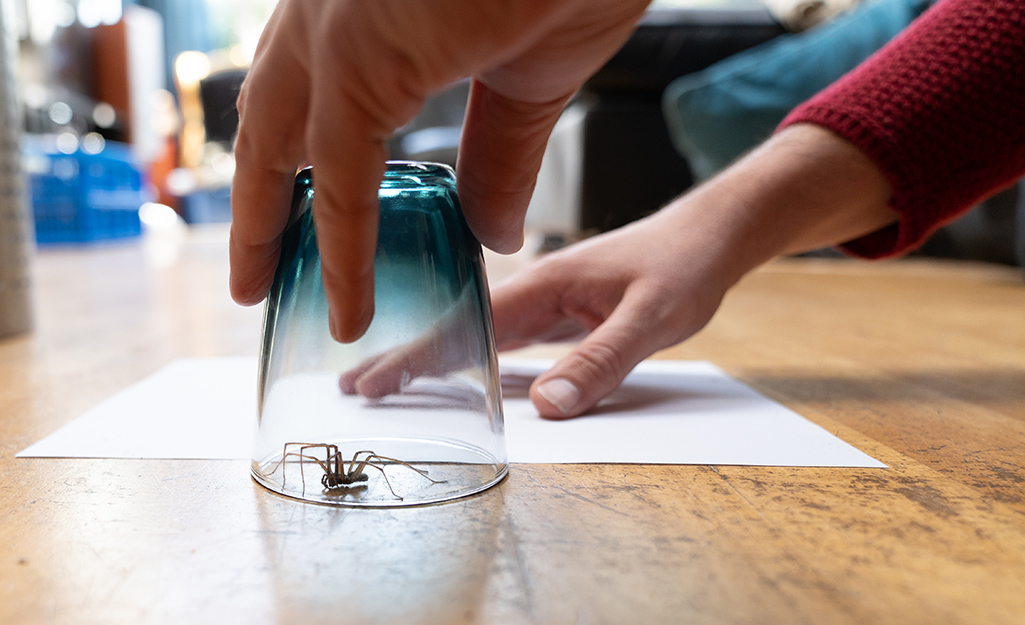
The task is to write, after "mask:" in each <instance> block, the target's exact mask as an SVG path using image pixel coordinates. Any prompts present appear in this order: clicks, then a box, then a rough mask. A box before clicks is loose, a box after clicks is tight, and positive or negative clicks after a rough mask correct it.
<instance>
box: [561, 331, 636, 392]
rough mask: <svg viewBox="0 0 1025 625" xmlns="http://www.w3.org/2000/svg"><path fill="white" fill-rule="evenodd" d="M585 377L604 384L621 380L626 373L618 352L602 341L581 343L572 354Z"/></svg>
mask: <svg viewBox="0 0 1025 625" xmlns="http://www.w3.org/2000/svg"><path fill="white" fill-rule="evenodd" d="M574 356H575V360H576V361H577V362H578V363H579V366H580V367H581V369H582V370H583V372H584V373H585V375H586V376H588V377H590V378H592V379H596V380H601V381H603V382H605V383H606V384H607V383H609V382H612V381H618V380H621V379H622V378H623V377H624V376H625V375H626V371H625V370H624V369H625V366H624V362H623V358H622V355H621V354H620V350H619V349H617V348H616V347H615V346H613V345H610V344H608V343H607V342H605V341H602V340H594V341H588V342H585V343H582V344H581V345H580V346H579V348H578V349H577V351H576V352H575V353H574Z"/></svg>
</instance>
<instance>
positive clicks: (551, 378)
mask: <svg viewBox="0 0 1025 625" xmlns="http://www.w3.org/2000/svg"><path fill="white" fill-rule="evenodd" d="M625 317H627V315H616V314H615V313H613V315H612V316H610V317H609V318H608V319H607V320H606V321H605V323H603V324H602V325H600V326H598V328H596V329H595V330H594V331H593V332H592V333H591V334H590V335H589V336H588V337H587V338H586V339H584V340H583V341H581V342H580V343H579V344H578V345H577V346H576V347H575V348H574V349H573V351H572V352H570V354H569V355H567V356H565V357H563V358H562V359H560V360H559V361H558V362H556V363H555V365H554V366H552V368H551V369H549V370H548V371H546V372H545V373H543V374H541V375H540V376H538V377H537V379H536V380H534V383H533V384H532V385H531V387H530V400H531V401H532V402H533V403H534V406H535V407H536V408H537V410H538V412H539V413H540V414H541V416H542V417H546V418H549V419H565V418H568V417H575V416H578V415H580V414H582V413H583V412H585V411H587V410H589V409H591V408H592V407H594V405H595V404H597V403H598V402H599V401H600V400H601V399H603V398H604V397H605V396H606V395H608V394H609V393H611V392H612V391H614V390H615V389H616V388H617V387H618V386H619V385H620V383H622V381H623V378H625V377H626V376H627V374H628V373H630V371H631V370H632V369H633V368H634V367H635V366H636V365H637V363H639V362H640V361H642V360H644V359H645V358H646V357H647V356H649V355H651V354H652V353H654V352H655V351H656V350H657V349H658V346H656V345H654V344H653V343H652V342H651V341H652V338H653V337H652V336H651V335H652V334H653V333H647V335H648V336H647V337H645V333H643V332H641V331H640V330H641V327H642V326H641V325H639V324H637V323H636V320H628V319H626V318H625Z"/></svg>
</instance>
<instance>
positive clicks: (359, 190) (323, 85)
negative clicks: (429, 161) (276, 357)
mask: <svg viewBox="0 0 1025 625" xmlns="http://www.w3.org/2000/svg"><path fill="white" fill-rule="evenodd" d="M647 3H648V0H510V1H508V2H490V1H489V2H480V1H477V0H435V1H433V2H404V1H401V0H282V1H281V2H280V3H279V4H278V6H277V8H276V10H275V12H274V14H273V16H272V17H271V19H270V21H269V23H268V24H267V27H266V29H265V30H264V33H263V36H262V38H261V41H260V44H259V47H258V50H257V53H256V57H255V59H254V61H253V65H252V68H251V70H250V72H249V75H248V77H247V79H246V81H245V83H244V84H243V87H242V91H241V93H240V95H239V100H238V108H239V116H240V123H239V130H238V135H237V140H236V145H235V157H236V163H237V169H236V173H235V180H234V184H233V188H232V219H233V221H232V227H231V244H230V253H231V293H232V296H233V297H234V299H235V300H236V301H237V302H239V303H241V304H247V305H248V304H255V303H258V302H259V301H261V300H262V299H263V298H264V297H265V296H266V294H267V292H268V290H269V288H270V283H271V281H272V279H273V275H274V268H275V265H276V263H277V259H278V255H279V247H280V240H281V234H282V231H283V229H284V227H285V223H286V220H287V217H288V204H289V198H290V196H291V187H292V179H293V176H294V174H295V171H296V168H297V167H298V166H299V165H300V164H301V163H303V162H309V163H311V164H312V165H313V166H314V169H315V172H316V173H315V176H316V189H317V199H316V205H315V208H314V210H315V212H316V220H317V238H318V242H319V245H320V253H321V260H322V272H323V280H324V288H325V291H326V292H327V298H328V302H329V305H330V310H331V312H330V317H329V318H330V325H331V333H332V335H333V336H334V337H335V338H336V339H338V340H341V341H353V340H355V339H357V338H358V337H359V336H361V335H362V334H363V333H364V331H365V330H366V328H367V326H368V325H369V323H370V320H371V318H372V316H373V258H374V250H375V246H376V241H377V187H378V185H379V183H380V180H381V178H382V176H383V172H384V166H385V165H384V163H385V158H386V151H385V143H384V142H385V141H386V140H387V139H388V138H389V137H390V136H391V135H392V133H393V132H394V131H395V130H396V129H397V128H399V127H401V126H402V125H403V124H405V123H406V122H408V121H409V120H410V119H411V118H412V117H413V116H414V115H415V114H416V112H417V111H418V110H419V108H420V107H421V105H422V104H423V102H424V100H425V98H427V97H428V96H429V95H430V94H431V93H432V92H435V91H438V90H440V89H441V88H443V87H444V86H446V85H448V84H450V83H452V82H453V81H455V80H457V79H461V78H464V77H467V76H471V77H473V78H474V81H473V84H472V88H471V93H470V100H469V102H468V108H467V112H466V118H465V122H464V128H463V135H462V139H461V142H460V147H459V162H458V166H457V172H458V176H457V178H458V181H459V182H458V185H459V189H458V192H459V196H460V199H461V202H462V205H463V208H464V211H465V214H466V219H467V221H468V222H469V224H470V227H471V229H472V230H473V232H474V234H476V235H477V237H478V238H479V239H480V241H481V242H482V243H483V244H484V245H486V246H488V247H491V248H493V249H495V250H497V251H500V252H510V251H514V250H516V249H518V248H519V246H520V245H521V244H522V236H523V234H522V227H523V215H524V212H525V211H526V206H527V202H528V200H529V198H530V194H531V192H532V191H533V187H534V182H535V178H536V175H537V170H538V168H539V167H540V162H541V156H542V154H543V152H544V148H545V144H546V141H547V138H548V135H549V134H550V132H551V128H552V126H553V125H554V124H555V121H556V120H557V118H558V116H559V113H560V112H561V110H562V107H563V106H564V105H565V103H566V101H567V100H568V99H569V97H570V96H571V95H572V94H573V93H574V92H575V91H576V90H577V89H578V88H579V87H580V85H581V84H582V83H583V81H584V80H586V79H587V77H588V76H590V75H591V74H592V73H593V72H594V71H596V70H597V69H598V68H599V67H600V66H601V64H602V63H604V62H605V61H606V60H607V59H608V58H609V57H610V56H611V55H612V54H613V53H614V52H615V51H616V50H617V49H618V48H619V46H620V45H621V44H622V43H623V41H625V39H626V38H627V37H628V36H629V33H630V32H631V31H632V29H633V27H634V24H635V23H636V21H637V20H638V19H639V17H640V16H641V15H642V13H643V10H644V8H645V6H646V5H647Z"/></svg>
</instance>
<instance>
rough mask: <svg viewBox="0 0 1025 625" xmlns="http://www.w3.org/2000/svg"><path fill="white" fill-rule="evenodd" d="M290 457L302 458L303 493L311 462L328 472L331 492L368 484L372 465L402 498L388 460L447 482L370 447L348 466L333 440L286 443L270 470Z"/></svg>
mask: <svg viewBox="0 0 1025 625" xmlns="http://www.w3.org/2000/svg"><path fill="white" fill-rule="evenodd" d="M289 448H291V449H292V451H289ZM296 448H298V451H295V449H296ZM318 451H323V457H318ZM289 458H292V459H293V460H297V461H298V462H299V474H300V476H302V482H303V486H302V494H303V495H305V494H306V473H305V467H306V465H307V464H309V463H311V462H314V463H316V464H317V465H318V466H319V467H320V469H321V470H322V471H323V472H324V474H323V475H322V476H321V477H320V484H321V486H323V487H324V490H325V491H326V492H327V493H328V494H335V493H336V491H347V490H352V489H356V488H366V487H367V485H366V484H365V482H368V481H369V480H370V476H369V475H368V474H367V473H366V471H365V470H366V469H367V468H368V467H369V468H372V469H376V470H378V471H380V472H381V476H382V477H383V478H384V483H385V484H387V486H388V490H389V491H391V494H392V496H394V497H395V498H396V499H399V500H402V497H401V496H400V495H399V494H398V493H396V492H395V489H394V488H392V485H391V481H390V480H389V479H388V474H387V473H386V472H385V470H384V466H385V465H386V464H397V465H401V466H404V467H407V468H409V469H410V470H412V471H415V472H417V473H418V474H420V475H421V476H423V477H424V478H425V479H427V480H428V481H430V482H431V483H433V484H441V483H443V482H444V480H435V479H432V478H431V477H430V476H428V475H427V471H425V470H423V469H418V468H416V467H414V466H413V465H411V464H409V463H408V462H405V461H403V460H399V459H397V458H389V457H388V456H381V455H379V454H376V453H374V452H373V451H369V450H363V451H357V452H356V453H354V454H352V459H351V460H349V462H348V469H346V461H345V457H344V456H343V455H342V452H341V451H340V450H339V449H338V445H335V444H333V443H285V445H284V447H283V448H282V450H281V460H280V461H279V462H278V464H277V466H275V467H274V469H273V470H272V471H271V472H270V473H271V474H273V473H274V472H275V471H277V470H278V467H281V466H283V465H284V464H285V463H286V462H288V461H289ZM284 481H285V478H284V476H282V481H281V483H282V486H284Z"/></svg>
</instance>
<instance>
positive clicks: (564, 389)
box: [537, 378, 580, 414]
mask: <svg viewBox="0 0 1025 625" xmlns="http://www.w3.org/2000/svg"><path fill="white" fill-rule="evenodd" d="M537 394H538V395H540V396H541V397H543V398H544V400H545V401H546V402H548V403H549V404H551V405H553V406H555V407H556V408H558V409H559V412H561V413H562V414H567V413H569V411H570V410H572V409H573V407H574V406H576V405H577V402H578V401H580V390H579V389H578V388H577V387H576V386H574V385H573V383H572V382H570V381H569V380H566V379H563V378H553V379H551V380H548V381H547V382H544V383H542V384H541V385H540V386H538V387H537Z"/></svg>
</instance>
